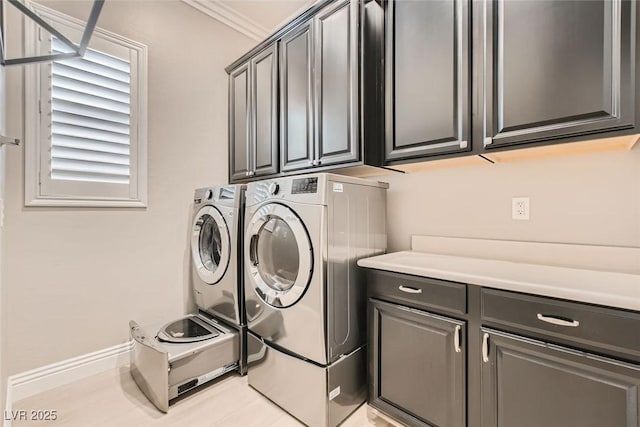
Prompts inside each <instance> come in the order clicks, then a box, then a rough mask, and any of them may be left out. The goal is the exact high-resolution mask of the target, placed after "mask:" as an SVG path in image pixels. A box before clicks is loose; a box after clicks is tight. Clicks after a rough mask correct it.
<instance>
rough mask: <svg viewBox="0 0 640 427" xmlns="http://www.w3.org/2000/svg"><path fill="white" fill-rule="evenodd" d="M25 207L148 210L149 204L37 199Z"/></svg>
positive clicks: (143, 202)
mask: <svg viewBox="0 0 640 427" xmlns="http://www.w3.org/2000/svg"><path fill="white" fill-rule="evenodd" d="M24 205H25V206H26V207H67V208H72V207H76V208H146V207H147V202H146V201H142V200H100V199H96V200H90V199H62V198H50V199H49V198H36V199H32V200H27V201H25V204H24Z"/></svg>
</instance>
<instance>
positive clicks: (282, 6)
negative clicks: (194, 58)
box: [182, 0, 315, 41]
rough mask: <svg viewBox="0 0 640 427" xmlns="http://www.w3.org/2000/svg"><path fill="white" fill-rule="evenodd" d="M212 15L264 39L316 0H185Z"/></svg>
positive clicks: (231, 25) (224, 22)
mask: <svg viewBox="0 0 640 427" xmlns="http://www.w3.org/2000/svg"><path fill="white" fill-rule="evenodd" d="M182 1H183V2H185V3H186V4H188V5H190V6H192V7H194V8H196V9H198V10H199V11H200V12H202V13H205V14H207V15H209V16H210V17H211V18H213V19H216V20H217V21H219V22H222V23H223V24H225V25H228V26H229V27H231V28H233V29H234V30H237V31H239V32H241V33H243V34H244V35H246V36H248V37H250V38H252V39H254V40H256V41H261V40H264V39H265V38H267V36H268V35H269V34H271V33H273V32H274V30H275V29H277V28H279V27H280V26H281V25H282V24H284V23H285V22H287V21H289V20H290V19H292V18H293V17H295V16H296V15H298V14H300V13H301V12H302V11H304V10H305V9H307V8H308V7H309V6H310V5H311V4H313V3H315V0H182Z"/></svg>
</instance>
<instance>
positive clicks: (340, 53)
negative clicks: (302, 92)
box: [314, 0, 360, 165]
mask: <svg viewBox="0 0 640 427" xmlns="http://www.w3.org/2000/svg"><path fill="white" fill-rule="evenodd" d="M359 5H360V3H359V2H358V1H349V0H343V1H339V2H337V3H335V4H332V5H330V6H328V7H327V8H325V9H323V10H322V11H320V13H319V14H318V15H317V17H316V18H315V24H314V25H315V55H316V59H315V72H316V76H315V80H316V97H315V98H316V118H317V123H316V143H317V149H316V159H315V160H316V162H317V163H316V165H330V164H336V163H346V162H351V161H356V160H358V159H359V158H360V146H359V123H360V121H359V112H360V109H359V108H358V107H359V75H358V70H359V66H358V61H359V55H358V52H359V50H358V39H359V38H358V22H359V19H358V13H359Z"/></svg>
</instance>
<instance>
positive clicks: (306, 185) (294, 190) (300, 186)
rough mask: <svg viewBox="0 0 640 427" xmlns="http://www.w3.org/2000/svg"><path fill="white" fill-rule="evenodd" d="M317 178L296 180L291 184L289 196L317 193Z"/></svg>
mask: <svg viewBox="0 0 640 427" xmlns="http://www.w3.org/2000/svg"><path fill="white" fill-rule="evenodd" d="M317 192H318V177H312V178H296V179H294V180H293V182H292V183H291V194H302V193H317Z"/></svg>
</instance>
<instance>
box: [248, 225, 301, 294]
mask: <svg viewBox="0 0 640 427" xmlns="http://www.w3.org/2000/svg"><path fill="white" fill-rule="evenodd" d="M256 249H257V251H256V252H257V255H258V259H259V260H260V266H259V268H258V273H259V274H260V276H261V277H262V280H264V282H265V284H266V285H267V286H269V287H270V288H271V289H273V290H275V291H288V290H289V289H291V287H292V286H293V285H294V284H295V283H296V278H297V277H298V270H299V268H300V256H299V249H298V243H297V241H296V238H295V236H294V234H293V230H291V227H289V225H287V223H286V222H284V221H283V220H282V219H280V218H278V217H271V218H269V220H268V221H267V222H265V223H264V224H263V225H262V227H261V228H260V231H258V241H257V248H256Z"/></svg>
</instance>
